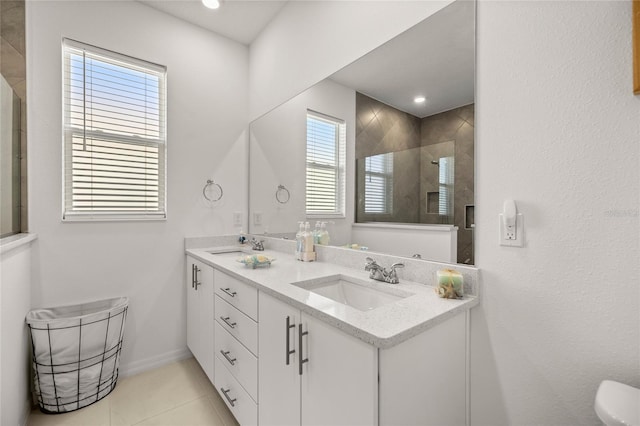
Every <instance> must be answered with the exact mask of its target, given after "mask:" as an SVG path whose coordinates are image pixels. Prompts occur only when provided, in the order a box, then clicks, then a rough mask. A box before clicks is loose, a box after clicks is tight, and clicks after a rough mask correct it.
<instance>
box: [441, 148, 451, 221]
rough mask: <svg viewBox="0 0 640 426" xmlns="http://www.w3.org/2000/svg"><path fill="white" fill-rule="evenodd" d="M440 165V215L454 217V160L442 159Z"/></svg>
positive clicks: (449, 158)
mask: <svg viewBox="0 0 640 426" xmlns="http://www.w3.org/2000/svg"><path fill="white" fill-rule="evenodd" d="M438 163H439V174H438V182H439V193H440V196H439V199H438V214H439V215H440V216H453V181H454V158H453V157H441V158H440V159H439V160H438Z"/></svg>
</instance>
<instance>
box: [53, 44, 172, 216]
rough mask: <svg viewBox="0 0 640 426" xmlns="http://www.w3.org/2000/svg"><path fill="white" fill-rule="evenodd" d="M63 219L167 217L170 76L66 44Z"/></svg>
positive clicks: (121, 57) (149, 66) (122, 58)
mask: <svg viewBox="0 0 640 426" xmlns="http://www.w3.org/2000/svg"><path fill="white" fill-rule="evenodd" d="M63 53H64V73H63V74H64V76H63V79H64V84H63V88H64V96H63V98H64V187H65V196H64V219H68V220H73V219H79V220H91V219H107V220H108V219H153V218H165V217H166V209H165V201H166V196H165V180H166V179H165V167H166V160H165V155H166V105H165V104H166V95H165V93H166V87H165V84H166V83H165V80H166V69H165V67H162V66H159V65H155V64H152V63H148V62H145V61H141V60H138V59H135V58H131V57H128V56H124V55H120V54H117V53H114V52H110V51H107V50H103V49H99V48H96V47H93V46H88V45H85V44H82V43H78V42H75V41H72V40H68V39H65V40H64V41H63Z"/></svg>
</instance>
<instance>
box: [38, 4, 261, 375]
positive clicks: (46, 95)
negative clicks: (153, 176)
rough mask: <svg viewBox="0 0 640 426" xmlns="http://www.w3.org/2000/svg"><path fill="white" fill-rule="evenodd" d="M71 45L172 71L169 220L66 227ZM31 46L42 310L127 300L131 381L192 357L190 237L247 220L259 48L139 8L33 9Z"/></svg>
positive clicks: (125, 355)
mask: <svg viewBox="0 0 640 426" xmlns="http://www.w3.org/2000/svg"><path fill="white" fill-rule="evenodd" d="M113 22H118V25H117V31H114V26H113ZM63 36H64V37H69V38H72V39H75V40H78V41H82V42H85V43H89V44H93V45H96V46H99V47H102V48H105V49H110V50H113V51H116V52H120V53H124V54H127V55H130V56H134V57H138V58H141V59H144V60H147V61H151V62H154V63H158V64H162V65H165V66H167V100H168V105H167V111H168V112H167V117H168V118H167V119H168V128H167V132H168V135H167V219H166V220H164V221H120V222H82V223H79V222H76V223H69V222H62V221H61V208H62V185H61V182H62V146H63V144H62V140H61V137H62V128H61V126H62V111H61V105H62V99H61V98H62V90H61V85H62V63H61V57H62V55H61V51H60V49H61V44H60V43H61V39H62V37H63ZM27 47H28V49H27V63H28V67H27V76H28V82H29V114H30V117H38V119H37V120H30V121H29V148H30V150H29V177H30V192H31V199H30V201H31V203H30V205H31V209H30V213H29V214H30V219H31V220H30V224H31V230H32V231H33V232H36V233H38V236H39V238H38V240H37V241H36V242H35V243H34V248H33V252H34V253H33V262H34V271H33V303H34V305H35V306H56V305H65V304H73V303H78V302H82V301H87V300H96V299H102V298H108V297H115V296H128V297H129V298H130V307H131V309H130V310H129V314H128V315H127V328H126V331H125V343H124V349H123V352H122V363H121V368H122V370H123V371H124V372H131V371H140V370H141V369H147V368H152V367H153V366H154V365H158V363H162V362H167V361H170V360H172V359H176V358H177V357H180V356H185V355H186V354H188V350H187V347H186V337H185V330H186V300H185V292H184V287H183V286H184V281H185V280H184V278H185V261H184V237H185V236H189V235H212V234H227V233H228V234H231V233H235V232H237V228H236V227H235V226H233V212H235V211H239V212H243V211H244V212H246V211H247V201H246V200H247V186H248V184H247V171H246V161H247V141H246V126H247V122H248V117H247V114H248V91H247V79H248V49H247V48H246V46H243V45H241V44H239V43H235V42H232V41H231V40H229V39H227V38H224V37H221V36H217V35H215V34H213V33H211V32H209V31H206V30H203V29H201V28H198V27H195V26H193V25H189V24H187V23H185V22H184V21H181V20H179V19H177V18H173V17H171V16H169V15H166V14H164V13H162V12H158V11H156V10H155V9H152V8H150V7H148V6H145V5H143V4H142V3H140V2H135V1H122V2H107V1H105V2H103V1H33V2H27ZM207 179H214V180H215V182H216V183H219V184H220V185H221V186H222V187H223V188H224V197H223V199H222V200H221V201H220V202H219V203H217V204H216V205H215V206H211V205H210V204H207V203H205V201H204V199H203V197H202V188H203V187H204V185H205V183H206V181H207Z"/></svg>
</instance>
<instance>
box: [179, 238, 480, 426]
mask: <svg viewBox="0 0 640 426" xmlns="http://www.w3.org/2000/svg"><path fill="white" fill-rule="evenodd" d="M265 246H266V250H265V251H263V252H260V254H262V255H265V256H268V257H270V258H274V259H275V260H274V261H273V262H272V264H271V265H270V266H267V267H258V268H255V269H253V268H250V267H246V266H245V265H244V264H243V263H240V262H238V259H239V258H241V257H242V256H244V255H246V254H255V253H256V252H252V250H251V247H250V246H248V245H237V244H236V243H235V241H234V239H233V237H218V238H214V239H211V240H206V239H187V240H186V242H185V247H186V271H187V272H186V275H187V276H186V288H187V345H188V346H189V349H190V350H191V352H192V353H193V355H194V356H195V358H196V359H197V360H198V362H199V363H200V365H201V366H202V368H203V369H204V371H205V372H206V374H207V376H208V377H209V379H210V380H211V382H212V383H213V384H214V386H215V388H216V390H217V391H218V392H219V393H220V395H221V396H222V399H223V400H224V401H225V403H226V404H227V406H228V407H229V409H230V410H231V412H232V413H233V414H234V416H235V417H236V419H237V420H238V422H239V423H240V424H241V425H243V426H245V425H256V424H260V425H311V424H315V425H340V424H342V425H378V424H379V425H397V424H416V425H417V424H420V425H429V424H438V425H447V424H450V425H464V424H465V423H467V390H468V353H467V351H468V315H469V309H471V308H472V307H473V306H475V305H476V304H477V303H478V298H477V288H476V287H477V271H476V270H475V268H469V267H463V269H465V271H464V272H463V274H464V275H465V280H466V281H468V282H469V284H470V288H469V292H470V295H467V296H465V297H464V298H463V299H459V300H448V299H441V298H439V297H438V296H437V295H436V294H435V292H434V287H433V286H432V285H433V282H434V281H433V280H435V269H434V268H436V269H437V268H439V267H442V265H438V264H434V263H431V262H425V261H419V260H408V259H403V261H404V262H405V263H406V264H407V266H406V268H405V269H403V270H401V271H398V277H399V281H400V282H399V283H398V284H388V283H384V282H379V281H374V280H372V279H370V278H369V272H366V271H365V270H364V265H365V261H364V259H365V253H360V252H357V251H353V250H349V249H340V248H335V247H322V248H321V249H320V251H319V253H318V261H316V262H300V261H297V260H295V259H294V254H293V250H294V247H293V242H292V241H285V240H278V239H268V240H267V242H266V243H265ZM367 256H371V257H377V259H376V260H378V261H379V263H380V264H384V265H386V264H387V262H391V261H392V260H393V259H392V258H391V257H388V256H384V255H379V256H377V255H372V254H367ZM396 260H398V259H396ZM390 264H391V263H389V265H390ZM417 277H422V280H423V281H420V282H416V281H412V280H411V279H412V278H413V279H416V280H417V279H418V278H417Z"/></svg>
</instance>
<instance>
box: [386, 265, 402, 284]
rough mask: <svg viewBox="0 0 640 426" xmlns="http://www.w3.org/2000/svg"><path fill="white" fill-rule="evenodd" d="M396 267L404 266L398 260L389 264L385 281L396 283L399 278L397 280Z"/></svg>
mask: <svg viewBox="0 0 640 426" xmlns="http://www.w3.org/2000/svg"><path fill="white" fill-rule="evenodd" d="M396 268H404V263H402V262H398V263H394V264H393V265H391V268H390V270H389V274H388V275H387V279H386V281H387V282H388V283H389V284H398V282H399V281H400V280H398V274H397V273H396Z"/></svg>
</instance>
